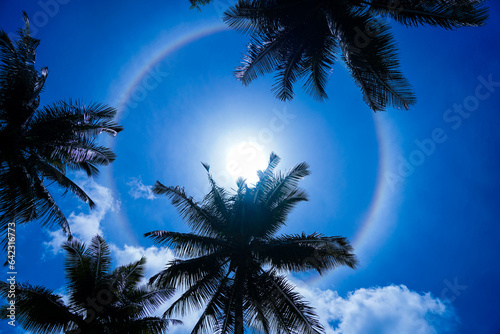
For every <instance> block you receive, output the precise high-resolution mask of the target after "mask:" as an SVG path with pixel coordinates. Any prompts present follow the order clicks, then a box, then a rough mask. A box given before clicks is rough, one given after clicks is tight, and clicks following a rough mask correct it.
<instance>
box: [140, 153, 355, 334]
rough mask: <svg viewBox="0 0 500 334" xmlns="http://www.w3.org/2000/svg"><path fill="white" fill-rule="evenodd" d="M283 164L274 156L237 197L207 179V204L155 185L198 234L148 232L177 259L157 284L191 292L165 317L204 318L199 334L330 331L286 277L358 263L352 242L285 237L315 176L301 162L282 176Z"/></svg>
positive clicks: (240, 186) (155, 278) (241, 183)
mask: <svg viewBox="0 0 500 334" xmlns="http://www.w3.org/2000/svg"><path fill="white" fill-rule="evenodd" d="M278 162H279V157H278V156H276V155H275V154H271V158H270V161H269V166H268V167H267V169H266V170H265V171H259V172H258V174H259V181H258V182H257V184H256V185H255V186H253V187H249V186H248V185H247V184H246V182H245V180H243V179H239V180H238V181H237V186H238V189H237V191H236V193H229V192H228V191H226V190H225V189H223V188H221V187H219V186H217V185H216V183H215V182H214V180H213V179H212V177H211V175H210V173H209V166H208V165H206V164H204V167H205V168H206V170H207V172H208V178H209V182H210V185H211V191H210V192H209V193H208V194H207V195H206V196H205V198H204V200H203V202H201V203H197V202H196V201H195V200H194V199H193V198H192V197H188V196H187V195H186V194H185V192H184V189H183V188H180V187H166V186H164V185H163V184H161V183H160V182H156V184H155V186H154V188H153V191H154V193H156V194H158V195H161V194H165V195H167V196H168V197H169V198H171V200H172V204H173V205H174V206H175V207H176V208H177V209H178V211H179V212H180V214H181V215H182V217H183V218H184V220H185V221H186V222H187V224H188V225H189V226H190V227H191V229H192V233H178V232H168V231H153V232H149V233H146V236H147V237H149V238H151V239H152V240H153V241H154V242H155V243H157V244H159V245H161V246H173V247H174V248H175V251H176V252H177V255H178V256H180V257H182V259H175V260H173V261H172V262H170V263H169V264H168V266H167V267H166V269H165V270H163V271H161V272H159V273H158V274H156V275H154V276H153V277H152V278H151V279H150V284H152V285H153V286H155V287H157V288H162V287H167V286H171V285H175V286H176V287H177V288H182V289H186V290H185V292H184V293H183V294H182V295H181V297H180V298H179V299H178V300H176V301H175V302H174V303H173V304H172V305H171V306H170V308H169V309H167V311H166V312H165V314H164V316H166V317H169V316H171V315H173V314H179V315H181V316H184V315H185V314H186V313H187V312H189V311H191V310H192V309H195V308H202V307H203V306H204V311H203V313H202V315H201V317H200V319H199V321H198V322H197V323H196V325H195V327H194V329H193V331H192V333H214V332H215V333H230V332H234V333H238V334H239V333H244V328H245V327H251V328H253V329H255V330H258V331H261V332H264V333H322V332H323V331H324V329H323V327H322V326H321V324H320V323H319V321H318V318H317V316H316V314H315V312H314V309H313V308H311V307H310V306H309V305H308V303H307V302H305V301H304V300H303V298H302V296H300V295H299V294H298V293H297V292H295V291H294V288H293V286H292V284H291V283H289V282H288V281H287V279H286V277H285V276H283V275H281V274H280V272H285V271H305V270H317V271H318V272H319V273H320V274H321V273H323V272H324V271H326V270H328V269H332V268H334V267H337V266H341V265H347V266H349V267H351V268H355V266H356V264H357V260H356V257H355V255H354V254H353V253H352V247H351V246H350V244H349V242H348V241H347V240H346V238H343V237H326V236H323V235H321V234H319V233H313V234H309V235H306V234H304V233H302V234H293V235H280V236H276V233H277V232H278V230H279V229H280V228H281V227H282V226H284V225H285V221H286V219H287V216H288V214H289V213H290V211H291V210H292V209H293V207H294V206H295V205H296V204H297V203H299V202H302V201H306V200H307V195H306V193H305V192H304V191H303V190H301V189H300V188H298V187H297V183H298V181H299V180H300V179H302V178H303V177H305V176H307V175H309V167H308V165H307V164H306V163H301V164H298V165H297V166H295V167H294V168H292V169H291V170H290V171H288V172H287V173H279V172H278V173H275V172H274V169H275V167H276V165H277V164H278Z"/></svg>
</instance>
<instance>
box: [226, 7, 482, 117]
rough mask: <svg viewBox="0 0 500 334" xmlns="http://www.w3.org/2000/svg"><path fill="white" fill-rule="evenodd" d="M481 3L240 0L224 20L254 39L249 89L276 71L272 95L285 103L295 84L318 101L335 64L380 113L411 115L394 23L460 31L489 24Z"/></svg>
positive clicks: (241, 74) (241, 73) (246, 70)
mask: <svg viewBox="0 0 500 334" xmlns="http://www.w3.org/2000/svg"><path fill="white" fill-rule="evenodd" d="M483 2H484V1H483V0H405V1H398V0H293V1H292V0H239V1H238V3H237V4H236V5H235V6H232V7H230V8H229V9H228V10H227V11H226V13H225V17H224V20H225V22H226V23H228V24H229V26H231V27H232V28H235V29H237V30H239V31H241V32H245V33H248V34H249V35H250V42H249V44H248V51H247V52H248V53H247V55H246V56H245V57H244V59H243V62H242V66H241V67H239V68H237V69H236V72H235V74H236V77H237V78H238V79H239V80H241V81H242V83H243V84H245V85H247V84H249V83H250V82H251V81H252V80H254V79H255V78H256V77H257V76H259V75H263V74H264V73H268V72H273V71H274V72H276V76H275V78H276V82H275V84H274V86H273V91H274V93H275V94H276V96H277V97H278V98H279V99H281V100H290V99H292V98H293V96H294V92H293V85H294V84H295V82H296V81H297V80H299V79H301V78H304V77H305V82H304V89H305V90H306V92H307V93H308V94H310V95H312V96H313V97H314V98H316V99H318V100H324V99H326V98H327V93H326V91H325V86H326V82H327V79H328V77H329V74H330V71H331V70H332V68H333V64H334V63H335V62H336V61H337V60H338V58H340V59H342V60H343V61H344V63H345V64H346V66H347V68H348V69H349V71H350V73H351V76H352V77H353V79H354V81H355V83H356V84H357V85H358V86H359V87H360V89H361V92H362V94H363V98H364V100H365V102H366V103H367V104H368V106H369V107H370V108H371V109H372V110H374V111H377V110H384V109H385V108H386V107H387V106H388V105H392V106H393V107H395V108H398V109H408V108H409V106H410V105H411V104H414V103H415V102H416V99H415V96H414V93H413V91H412V88H411V86H410V84H409V83H408V81H407V80H406V79H405V78H404V76H403V74H402V73H401V72H400V70H399V61H398V57H397V49H396V43H395V41H394V38H393V35H392V33H391V31H390V25H389V24H388V19H393V20H395V21H397V22H398V23H401V24H403V25H404V26H406V27H412V26H415V27H416V26H423V25H430V26H438V27H442V28H445V29H454V28H458V27H464V26H480V25H483V24H484V23H485V21H486V19H487V17H488V11H487V8H485V7H483Z"/></svg>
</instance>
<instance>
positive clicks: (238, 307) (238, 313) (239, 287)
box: [234, 266, 245, 334]
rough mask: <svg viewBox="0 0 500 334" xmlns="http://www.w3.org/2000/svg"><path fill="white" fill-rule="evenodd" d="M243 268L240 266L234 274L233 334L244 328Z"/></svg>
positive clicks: (241, 331)
mask: <svg viewBox="0 0 500 334" xmlns="http://www.w3.org/2000/svg"><path fill="white" fill-rule="evenodd" d="M243 269H244V266H240V267H239V268H238V269H237V271H236V275H235V282H234V283H235V293H236V295H235V296H234V297H235V298H234V304H235V305H234V334H244V332H245V328H244V324H243V277H244V275H243V272H242V271H243Z"/></svg>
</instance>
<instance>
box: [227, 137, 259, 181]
mask: <svg viewBox="0 0 500 334" xmlns="http://www.w3.org/2000/svg"><path fill="white" fill-rule="evenodd" d="M267 160H268V157H267V156H266V155H265V153H264V150H263V148H262V147H261V146H260V145H258V144H257V143H254V142H250V141H243V142H241V143H239V144H237V145H235V146H233V147H232V148H231V149H229V152H228V155H227V163H226V170H227V171H228V173H229V174H230V175H231V176H232V177H233V178H234V179H237V178H239V177H242V178H244V179H246V180H247V183H248V184H254V183H256V182H257V181H258V180H259V178H258V176H257V171H258V170H264V169H266V167H267V163H268V161H267Z"/></svg>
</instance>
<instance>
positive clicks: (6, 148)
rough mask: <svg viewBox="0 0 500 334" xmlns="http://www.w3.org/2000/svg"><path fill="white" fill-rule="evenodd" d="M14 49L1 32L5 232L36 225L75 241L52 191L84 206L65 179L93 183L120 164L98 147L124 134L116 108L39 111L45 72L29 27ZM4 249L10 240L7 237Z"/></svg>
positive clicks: (0, 205) (1, 222) (1, 215)
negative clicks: (79, 177) (76, 174)
mask: <svg viewBox="0 0 500 334" xmlns="http://www.w3.org/2000/svg"><path fill="white" fill-rule="evenodd" d="M24 20H25V22H26V27H25V28H24V29H20V30H19V39H18V40H17V41H16V42H13V41H12V40H11V39H10V38H9V36H8V35H7V34H6V33H5V32H4V31H0V231H1V232H0V233H2V234H4V236H6V234H7V230H8V229H7V227H8V226H11V225H15V223H16V222H20V223H26V222H29V221H32V220H34V219H39V220H40V221H41V223H42V224H44V225H50V224H54V223H55V224H57V225H59V226H60V227H61V228H62V229H63V230H64V231H66V232H67V233H68V234H70V229H69V226H68V223H67V221H66V218H65V216H64V214H63V213H62V211H61V210H60V208H59V207H58V205H57V203H56V202H55V201H54V198H53V196H52V195H51V193H50V191H49V189H48V183H49V182H50V183H56V184H57V185H58V186H60V187H62V188H63V189H64V190H65V192H66V191H70V192H72V193H74V194H75V195H76V196H77V197H79V198H80V199H82V200H83V201H85V202H87V203H88V204H89V206H90V207H91V208H92V207H93V206H94V203H93V202H92V199H91V198H90V197H89V196H88V195H87V194H86V193H85V192H84V191H83V190H82V189H81V188H80V187H79V186H78V185H76V184H75V183H74V182H73V181H72V180H71V179H69V178H68V176H67V175H66V170H67V169H69V170H83V171H85V172H86V173H87V175H88V176H94V175H97V174H98V173H99V170H98V166H100V165H107V164H109V163H111V162H112V161H113V160H114V159H115V155H114V153H113V152H112V151H111V150H110V149H109V148H107V147H104V146H101V145H99V144H98V143H97V141H96V138H97V137H98V135H99V134H101V133H103V132H104V133H108V134H111V135H113V136H114V135H116V134H117V133H118V132H120V131H121V130H122V128H121V127H120V126H118V125H117V124H116V123H115V122H114V121H113V119H114V117H115V115H116V110H115V109H114V108H111V107H108V106H105V105H102V104H97V103H90V104H85V103H82V102H73V101H68V102H64V101H61V102H57V103H54V104H51V105H48V106H45V107H40V106H39V104H40V93H41V92H42V89H43V87H44V83H45V80H46V78H47V74H48V69H47V68H42V69H41V71H40V72H38V71H37V70H36V68H35V55H36V48H37V47H38V45H39V43H40V41H39V40H38V39H35V38H32V37H31V36H30V25H29V20H28V17H27V15H26V13H24ZM3 243H4V246H5V237H4V238H3Z"/></svg>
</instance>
